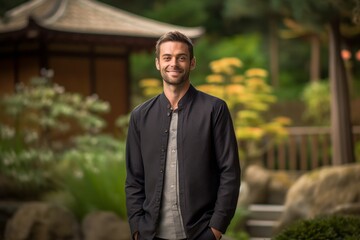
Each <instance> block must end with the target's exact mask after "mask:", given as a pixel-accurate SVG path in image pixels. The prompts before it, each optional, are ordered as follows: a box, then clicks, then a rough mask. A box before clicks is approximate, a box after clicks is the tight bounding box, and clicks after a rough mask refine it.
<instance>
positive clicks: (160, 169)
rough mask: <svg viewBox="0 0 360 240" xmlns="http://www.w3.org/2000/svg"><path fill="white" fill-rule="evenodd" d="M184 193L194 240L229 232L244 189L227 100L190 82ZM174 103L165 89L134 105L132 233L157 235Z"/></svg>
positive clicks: (183, 106)
mask: <svg viewBox="0 0 360 240" xmlns="http://www.w3.org/2000/svg"><path fill="white" fill-rule="evenodd" d="M178 110H179V113H178V117H179V118H178V133H177V143H178V164H179V195H180V207H181V213H182V217H183V222H184V227H185V231H186V234H187V238H188V239H189V240H192V239H196V237H197V235H198V234H200V233H201V232H202V231H203V230H204V229H206V228H207V227H214V228H216V229H218V230H220V231H221V232H223V233H224V232H225V231H226V228H227V227H228V225H229V223H230V220H231V218H232V217H233V215H234V212H235V209H236V204H237V200H238V194H239V188H240V166H239V157H238V148H237V142H236V138H235V133H234V129H233V124H232V120H231V117H230V113H229V110H228V107H227V106H226V103H225V102H224V101H223V100H220V99H218V98H215V97H213V96H210V95H207V94H205V93H203V92H200V91H197V90H196V89H195V88H194V87H193V86H190V88H189V90H188V91H187V93H186V94H185V96H184V97H183V98H182V99H181V100H180V102H179V104H178ZM170 120H171V109H170V104H169V102H168V100H167V98H166V97H165V95H164V93H163V94H160V95H158V96H157V97H154V98H152V99H150V100H149V101H147V102H145V103H143V104H142V105H140V106H138V107H137V108H135V109H134V110H133V112H132V114H131V118H130V125H129V130H128V137H127V147H126V163H127V179H126V187H125V190H126V200H127V202H126V204H127V210H128V219H129V224H130V228H131V233H132V234H133V233H134V232H136V231H139V233H140V236H141V238H140V239H149V240H150V239H153V237H154V236H155V230H156V225H157V222H158V219H159V212H160V205H161V196H162V190H163V183H164V174H165V161H166V152H167V149H166V148H167V142H168V130H169V126H170Z"/></svg>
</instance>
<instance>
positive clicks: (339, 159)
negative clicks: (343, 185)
mask: <svg viewBox="0 0 360 240" xmlns="http://www.w3.org/2000/svg"><path fill="white" fill-rule="evenodd" d="M340 36H341V35H340V30H339V20H335V21H333V22H331V24H330V34H329V41H330V42H329V51H330V52H329V61H330V62H329V71H330V72H329V77H330V90H331V137H332V146H333V161H332V163H333V165H340V164H345V163H352V162H355V157H354V146H353V141H352V134H351V124H350V103H349V90H348V85H347V80H346V73H345V67H344V62H343V60H342V58H341V55H340V51H341V49H340Z"/></svg>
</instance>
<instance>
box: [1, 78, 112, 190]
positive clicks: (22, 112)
mask: <svg viewBox="0 0 360 240" xmlns="http://www.w3.org/2000/svg"><path fill="white" fill-rule="evenodd" d="M1 105H2V109H3V113H4V114H3V115H4V116H3V119H2V120H3V123H0V133H1V135H0V138H1V139H0V140H1V142H0V159H1V161H0V173H1V174H3V175H5V176H6V177H8V178H10V179H12V180H14V181H15V182H17V183H18V184H19V185H23V186H25V188H26V189H28V190H29V191H33V190H35V189H38V188H48V187H50V186H51V185H52V183H51V178H50V174H51V173H50V170H51V168H52V166H53V165H54V164H55V162H56V161H58V160H59V153H61V152H62V151H64V149H66V148H67V147H69V146H67V142H66V141H65V140H64V136H66V135H69V134H74V133H75V132H76V133H77V134H80V133H84V132H88V133H89V132H91V133H96V132H99V131H100V130H101V129H102V128H103V127H104V126H105V121H104V120H103V119H102V118H101V114H102V113H104V112H107V111H108V110H109V104H108V103H107V102H104V101H101V100H100V99H98V98H97V96H89V97H83V96H81V95H80V94H77V93H67V92H65V89H64V88H63V87H61V86H59V85H57V84H53V83H52V82H51V80H50V79H49V78H45V77H39V78H34V79H33V80H32V81H31V83H30V85H24V84H18V85H17V87H16V92H15V93H13V94H9V95H5V96H4V97H3V98H2V99H1Z"/></svg>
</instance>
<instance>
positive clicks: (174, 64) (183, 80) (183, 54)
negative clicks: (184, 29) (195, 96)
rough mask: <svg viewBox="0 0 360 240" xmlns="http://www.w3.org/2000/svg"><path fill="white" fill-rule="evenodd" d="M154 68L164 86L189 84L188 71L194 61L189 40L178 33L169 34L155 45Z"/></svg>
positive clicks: (192, 67) (193, 65) (193, 64)
mask: <svg viewBox="0 0 360 240" xmlns="http://www.w3.org/2000/svg"><path fill="white" fill-rule="evenodd" d="M155 65H156V68H157V69H158V70H159V71H160V74H161V76H162V79H163V81H164V84H167V85H173V86H186V85H188V84H189V83H190V79H189V76H190V71H191V70H193V69H194V68H195V65H196V61H195V57H194V53H193V44H192V42H191V40H190V39H189V38H188V37H187V36H185V35H184V34H182V33H180V32H176V31H175V32H169V33H166V34H165V35H163V36H162V37H160V39H159V40H158V42H157V44H156V58H155Z"/></svg>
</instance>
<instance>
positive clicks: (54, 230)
mask: <svg viewBox="0 0 360 240" xmlns="http://www.w3.org/2000/svg"><path fill="white" fill-rule="evenodd" d="M4 239H5V240H26V239H32V240H79V239H80V228H79V224H78V223H77V220H76V219H75V217H74V216H73V215H72V213H71V212H70V211H68V210H66V209H64V208H62V207H60V206H56V205H52V204H47V203H43V202H30V203H24V204H23V205H22V206H21V207H20V208H19V209H18V210H17V211H16V212H15V214H14V215H13V217H12V218H11V219H10V220H9V221H8V222H7V225H6V229H5V238H4Z"/></svg>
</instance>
